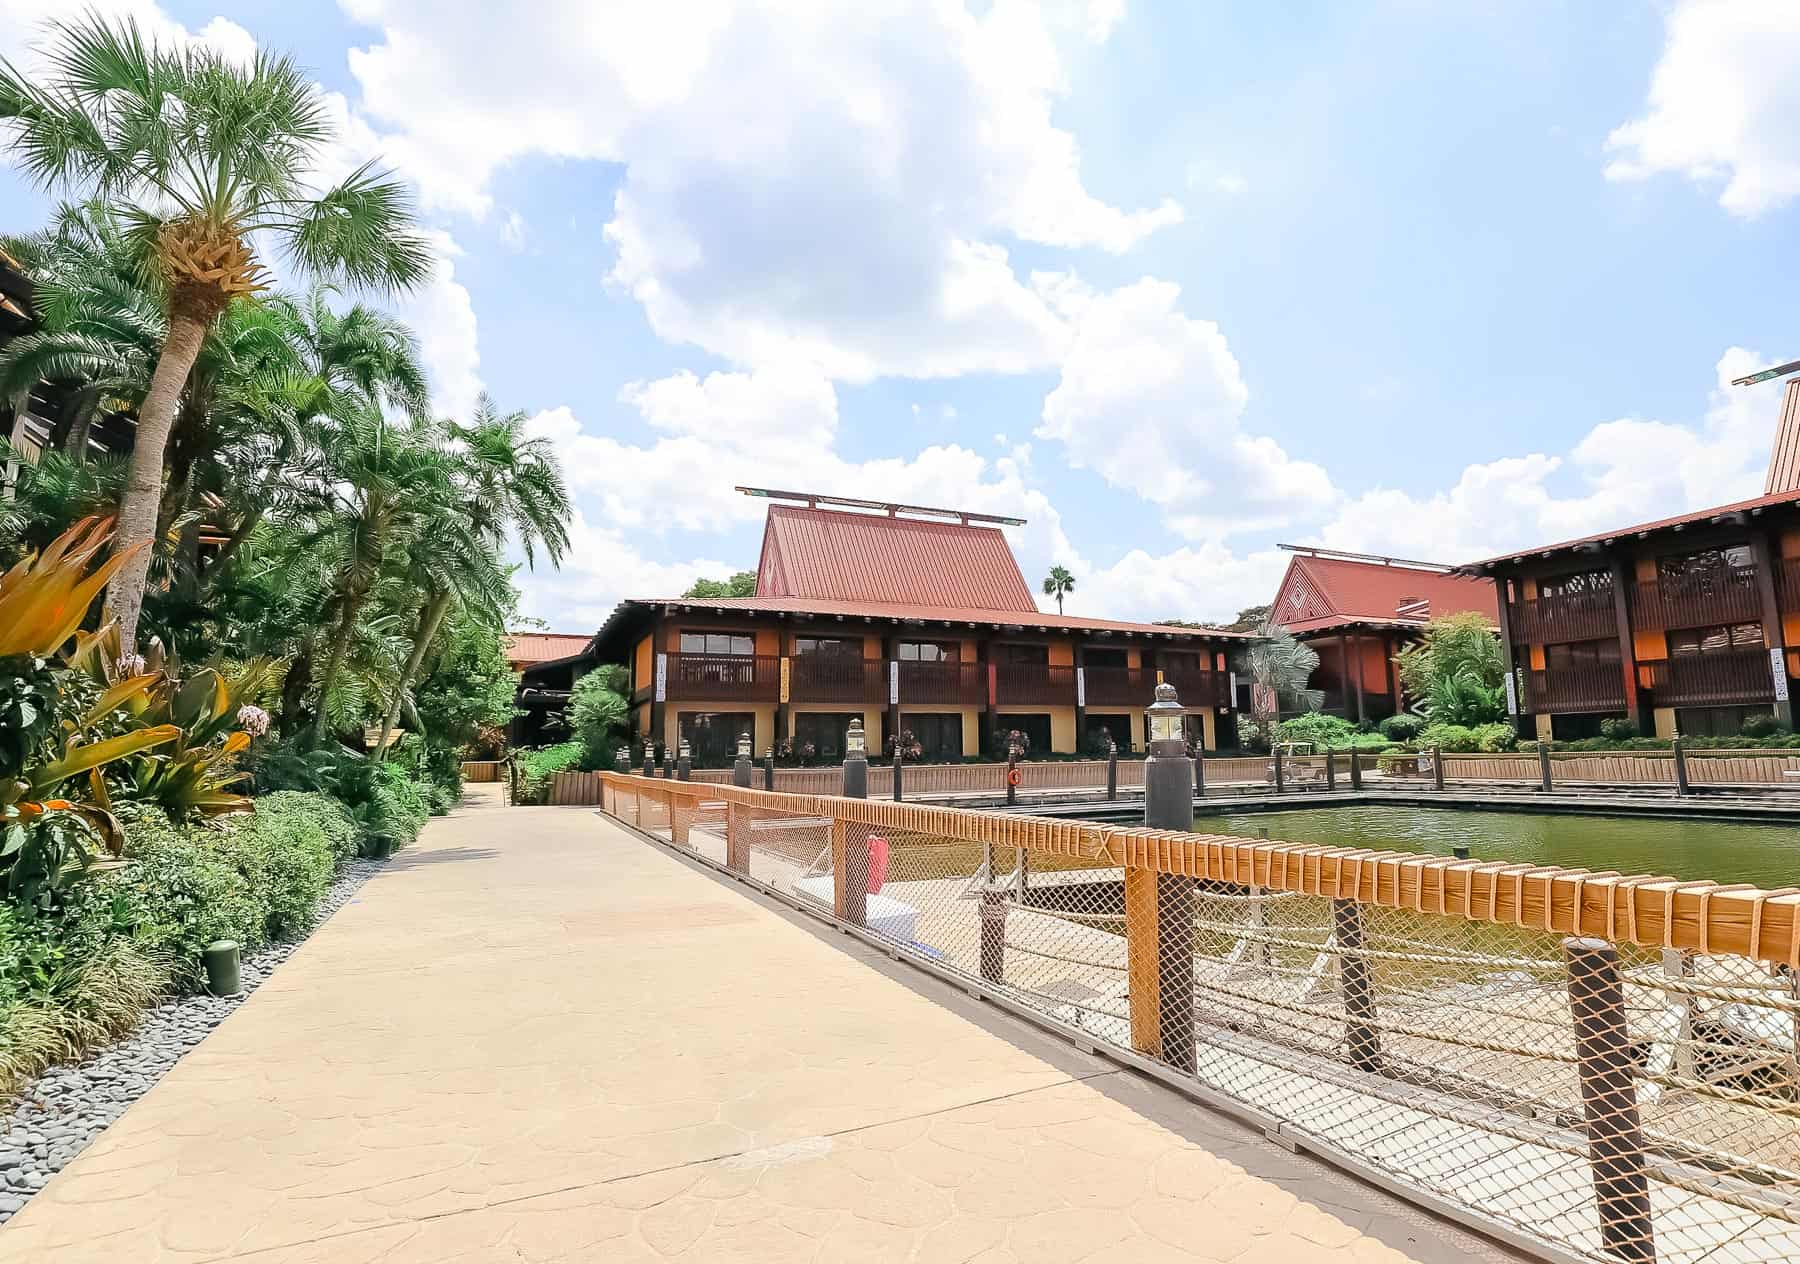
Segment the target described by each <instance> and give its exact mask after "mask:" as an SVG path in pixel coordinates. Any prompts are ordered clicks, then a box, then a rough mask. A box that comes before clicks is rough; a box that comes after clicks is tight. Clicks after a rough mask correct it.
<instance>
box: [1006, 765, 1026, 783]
mask: <svg viewBox="0 0 1800 1264" xmlns="http://www.w3.org/2000/svg"><path fill="white" fill-rule="evenodd" d="M1023 780H1025V778H1023V777H1021V776H1020V775H1019V770H1018V769H1017V768H1008V769H1007V770H1006V784H1007V785H1009V786H1016V785H1018V784H1019V783H1020V782H1021V781H1023Z"/></svg>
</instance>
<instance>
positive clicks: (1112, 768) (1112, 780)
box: [1106, 737, 1119, 802]
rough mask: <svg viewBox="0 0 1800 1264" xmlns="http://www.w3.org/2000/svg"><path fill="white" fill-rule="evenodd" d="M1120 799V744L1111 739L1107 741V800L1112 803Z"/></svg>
mask: <svg viewBox="0 0 1800 1264" xmlns="http://www.w3.org/2000/svg"><path fill="white" fill-rule="evenodd" d="M1118 797H1119V744H1118V743H1117V742H1115V741H1113V740H1112V738H1111V737H1108V738H1107V739H1106V798H1107V801H1108V802H1111V801H1113V800H1115V799H1117V798H1118Z"/></svg>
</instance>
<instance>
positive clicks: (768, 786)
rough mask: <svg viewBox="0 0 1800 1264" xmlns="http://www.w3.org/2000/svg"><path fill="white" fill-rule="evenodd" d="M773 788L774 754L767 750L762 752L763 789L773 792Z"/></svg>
mask: <svg viewBox="0 0 1800 1264" xmlns="http://www.w3.org/2000/svg"><path fill="white" fill-rule="evenodd" d="M774 788H775V752H774V751H773V750H767V751H764V752H763V789H764V790H773V789H774Z"/></svg>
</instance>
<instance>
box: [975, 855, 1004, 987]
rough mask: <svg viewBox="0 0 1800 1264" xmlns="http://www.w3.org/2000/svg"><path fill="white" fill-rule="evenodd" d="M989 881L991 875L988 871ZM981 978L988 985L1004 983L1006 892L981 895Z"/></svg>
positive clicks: (985, 892)
mask: <svg viewBox="0 0 1800 1264" xmlns="http://www.w3.org/2000/svg"><path fill="white" fill-rule="evenodd" d="M988 877H989V880H990V881H992V878H993V874H992V872H991V871H990V873H989V875H988ZM981 977H982V978H983V979H984V980H986V981H987V982H989V983H1004V982H1005V981H1006V892H1004V891H983V892H982V893H981Z"/></svg>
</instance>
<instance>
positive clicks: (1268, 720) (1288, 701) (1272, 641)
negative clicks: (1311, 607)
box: [1243, 623, 1325, 736]
mask: <svg viewBox="0 0 1800 1264" xmlns="http://www.w3.org/2000/svg"><path fill="white" fill-rule="evenodd" d="M1256 635H1257V638H1258V639H1257V640H1255V641H1253V642H1251V644H1250V646H1249V648H1248V649H1246V650H1245V651H1244V655H1243V664H1244V670H1245V671H1246V672H1247V673H1248V674H1249V676H1250V680H1251V682H1252V684H1251V689H1250V714H1251V718H1252V719H1253V721H1254V722H1255V724H1256V726H1257V729H1258V731H1259V732H1261V733H1263V734H1264V735H1265V736H1266V735H1268V734H1269V733H1271V732H1272V731H1273V728H1274V724H1275V722H1276V721H1277V720H1278V719H1280V717H1281V711H1282V708H1283V707H1284V706H1285V707H1286V708H1288V709H1289V710H1295V711H1317V710H1318V709H1319V708H1320V707H1322V706H1324V705H1325V691H1324V690H1322V689H1313V688H1311V687H1309V683H1308V682H1309V681H1311V679H1312V674H1313V670H1314V669H1315V668H1317V667H1318V665H1319V655H1318V653H1317V652H1316V651H1314V650H1313V649H1311V648H1310V647H1309V646H1307V645H1304V644H1302V643H1301V642H1300V641H1299V640H1297V639H1295V637H1294V635H1293V633H1291V632H1289V631H1288V630H1287V629H1286V628H1284V627H1282V626H1281V625H1280V624H1279V623H1265V624H1263V626H1262V627H1261V628H1259V629H1257V633H1256Z"/></svg>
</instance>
